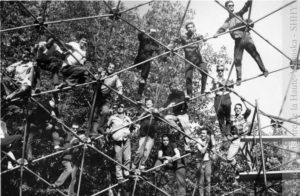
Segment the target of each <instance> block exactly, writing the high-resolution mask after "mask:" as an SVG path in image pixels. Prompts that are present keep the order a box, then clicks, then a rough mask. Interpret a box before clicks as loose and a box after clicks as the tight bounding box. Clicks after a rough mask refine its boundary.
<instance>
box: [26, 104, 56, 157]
mask: <svg viewBox="0 0 300 196" xmlns="http://www.w3.org/2000/svg"><path fill="white" fill-rule="evenodd" d="M46 108H47V109H48V111H49V112H50V114H49V113H48V112H47V111H45V110H44V109H43V108H42V107H41V106H37V107H36V108H34V109H33V111H32V112H31V114H30V115H29V116H28V122H27V123H28V139H27V143H26V153H27V159H28V160H29V161H30V160H32V159H33V156H32V142H33V139H34V137H35V136H36V135H38V134H41V133H46V132H48V131H51V134H52V139H53V145H54V149H56V148H59V144H60V140H62V138H61V137H59V134H58V130H59V128H58V127H57V126H56V122H55V120H54V119H52V118H51V116H56V117H57V116H58V109H57V106H56V104H55V100H54V99H51V100H49V102H48V104H47V107H46ZM45 131H46V132H45Z"/></svg>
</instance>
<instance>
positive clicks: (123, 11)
mask: <svg viewBox="0 0 300 196" xmlns="http://www.w3.org/2000/svg"><path fill="white" fill-rule="evenodd" d="M152 2H154V0H152V1H148V2H146V3H142V4H139V5H137V6H134V7H132V8H128V9H126V10H122V11H120V12H119V13H120V14H123V13H125V12H128V11H131V10H133V9H136V8H138V7H141V6H143V5H147V4H150V3H152Z"/></svg>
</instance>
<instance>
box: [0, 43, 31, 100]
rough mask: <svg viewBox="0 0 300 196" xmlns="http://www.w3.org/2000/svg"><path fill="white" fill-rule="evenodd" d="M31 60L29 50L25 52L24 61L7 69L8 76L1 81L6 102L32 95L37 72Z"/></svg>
mask: <svg viewBox="0 0 300 196" xmlns="http://www.w3.org/2000/svg"><path fill="white" fill-rule="evenodd" d="M31 58H32V56H31V53H30V51H29V49H28V50H24V52H23V55H22V60H21V61H18V62H16V63H14V64H12V65H10V66H8V67H7V68H6V70H5V71H6V73H7V75H5V76H4V77H3V79H1V87H2V88H3V90H4V91H3V92H4V93H5V96H6V97H5V99H6V100H12V99H14V98H19V97H24V96H30V95H31V89H32V88H34V86H35V84H34V82H33V81H34V79H33V78H34V74H35V71H34V64H33V62H32V61H30V60H31ZM9 74H11V76H12V77H10V76H9ZM2 96H3V95H2Z"/></svg>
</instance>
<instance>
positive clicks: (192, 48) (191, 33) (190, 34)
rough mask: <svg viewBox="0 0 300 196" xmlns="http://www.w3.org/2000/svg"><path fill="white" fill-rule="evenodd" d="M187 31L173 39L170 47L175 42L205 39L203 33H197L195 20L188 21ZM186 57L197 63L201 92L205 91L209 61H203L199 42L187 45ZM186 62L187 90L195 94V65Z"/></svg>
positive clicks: (172, 46) (188, 42)
mask: <svg viewBox="0 0 300 196" xmlns="http://www.w3.org/2000/svg"><path fill="white" fill-rule="evenodd" d="M185 28H186V30H187V32H186V33H185V34H184V35H181V36H180V37H179V38H176V39H174V40H172V42H171V44H170V45H169V46H168V47H169V48H174V47H175V44H181V45H187V44H190V43H193V42H196V41H199V40H202V39H203V36H202V35H198V34H197V33H195V31H196V29H195V24H194V23H193V22H187V23H186V25H185ZM183 50H184V54H185V58H186V59H187V60H188V61H189V62H191V63H193V64H194V65H196V66H197V67H198V69H199V71H200V73H201V93H202V94H203V93H204V92H205V87H206V82H207V72H208V70H207V63H205V62H204V61H203V58H202V56H201V53H200V45H199V43H195V44H192V45H189V46H187V47H185V48H184V49H183ZM189 62H186V70H185V79H186V92H187V95H188V96H190V97H191V96H192V94H193V72H194V65H192V64H191V63H189Z"/></svg>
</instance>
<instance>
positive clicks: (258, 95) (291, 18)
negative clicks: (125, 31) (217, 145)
mask: <svg viewBox="0 0 300 196" xmlns="http://www.w3.org/2000/svg"><path fill="white" fill-rule="evenodd" d="M142 2H145V1H126V2H125V6H126V7H132V6H134V5H137V4H140V3H142ZM220 2H221V3H222V4H223V5H224V2H225V1H224V0H220ZM234 2H235V11H238V10H240V9H241V8H242V7H243V5H244V3H245V2H246V1H237V0H236V1H234ZM288 2H290V1H287V0H272V1H270V0H269V1H265V0H253V6H252V12H251V19H252V20H256V19H259V18H260V17H262V16H264V15H266V14H268V13H270V12H272V11H274V10H276V9H277V8H280V7H281V6H283V5H285V4H287V3H288ZM182 3H183V4H184V5H186V4H187V1H182ZM190 8H193V9H194V10H195V12H196V15H195V17H194V22H195V24H196V29H197V32H198V33H200V34H203V35H205V34H208V35H209V36H211V35H213V34H214V33H215V32H216V31H217V29H218V28H219V27H220V26H221V25H222V24H223V23H224V21H225V19H226V18H227V17H228V13H227V11H226V10H224V9H223V8H222V7H221V6H220V5H218V4H217V3H215V2H214V1H213V0H210V1H208V0H202V1H200V0H197V1H196V0H192V1H191V4H190ZM147 9H149V7H148V6H143V7H141V8H139V9H138V11H139V13H140V14H141V15H142V14H144V13H145V12H146V11H147ZM183 11H184V10H183ZM297 13H298V15H297ZM299 13H300V3H299V2H296V3H294V4H292V6H289V7H286V8H284V9H283V10H280V11H278V12H277V13H275V14H273V15H271V16H269V17H267V18H266V19H264V20H261V21H259V22H258V23H256V24H255V26H254V29H255V30H256V31H257V32H258V33H260V34H261V35H262V36H263V37H265V38H266V39H267V40H269V41H270V42H271V43H272V44H274V45H275V46H276V47H278V48H279V49H280V50H281V51H283V53H285V54H286V55H287V56H289V57H291V58H295V57H296V54H295V53H296V52H295V50H296V49H295V47H294V48H293V45H295V46H296V48H298V45H299V40H300V33H299V30H298V32H297V31H294V29H295V26H297V28H298V29H300V14H299ZM247 17H248V13H246V14H245V15H244V18H247ZM295 18H296V19H295ZM251 35H252V38H253V40H254V43H255V45H256V47H257V50H258V52H259V53H260V55H261V57H262V60H263V62H264V64H265V66H266V68H267V69H268V70H269V71H272V70H276V69H279V68H282V67H285V66H288V65H289V60H287V59H286V58H285V57H283V55H281V54H280V53H279V52H278V51H276V50H275V49H274V48H273V47H272V46H270V45H269V44H268V43H266V42H265V41H264V40H262V39H261V38H260V37H258V36H257V35H256V34H255V33H254V32H251ZM292 40H295V41H294V42H292ZM209 43H210V44H211V45H212V46H213V48H214V49H215V50H219V49H220V47H221V46H222V45H224V46H226V48H227V50H228V54H229V55H230V56H231V57H232V56H233V47H234V41H233V40H232V38H231V37H230V35H229V34H227V35H224V36H221V37H219V38H218V39H213V40H209ZM293 43H294V44H293ZM299 72H300V71H298V72H296V75H295V78H296V79H297V78H298V80H296V79H295V80H294V81H293V83H292V85H291V88H290V90H289V95H288V99H287V101H286V104H285V109H284V111H283V113H282V115H281V117H284V118H290V117H292V116H293V115H294V114H298V115H299V114H300V105H299V104H300V79H299V78H300V73H299ZM260 73H261V72H260V70H259V68H258V66H257V64H256V63H255V61H254V60H253V59H252V58H251V56H250V55H249V54H248V53H247V52H246V51H245V52H244V56H243V61H242V78H243V79H246V78H250V77H253V76H257V75H258V74H260ZM290 73H291V69H286V70H285V71H280V72H277V73H274V74H270V75H269V76H268V77H267V78H264V77H261V78H258V79H255V80H251V81H248V82H245V83H242V85H241V86H240V87H235V90H236V91H237V92H238V93H239V94H240V95H242V96H243V97H245V98H246V99H247V100H248V101H250V102H251V103H253V104H254V103H255V100H256V99H257V100H258V103H259V107H260V109H261V110H263V111H264V112H266V113H269V114H272V115H275V116H277V115H278V114H279V111H280V108H281V105H282V102H283V97H284V95H285V92H286V89H287V86H288V82H289V80H290V75H291V74H290ZM211 74H212V75H213V76H215V75H216V74H215V73H211ZM231 78H232V79H234V81H235V80H236V75H235V69H234V71H233V74H232V76H231ZM296 95H297V97H296ZM292 96H293V98H295V97H296V98H295V99H292ZM231 97H232V102H233V103H237V102H240V99H239V98H237V97H236V96H234V95H232V96H231ZM297 103H298V105H297ZM293 104H294V105H293ZM295 104H296V105H295ZM292 106H293V107H294V108H292ZM295 107H297V108H295ZM261 121H262V125H263V126H264V125H268V124H269V123H270V120H269V119H268V118H265V117H261ZM299 121H300V120H299V119H298V122H299ZM286 125H287V126H288V123H287V124H286ZM290 126H291V124H290ZM290 126H288V127H290ZM290 128H291V127H290ZM296 129H297V130H298V133H299V134H300V131H299V129H300V126H298V127H296Z"/></svg>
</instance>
